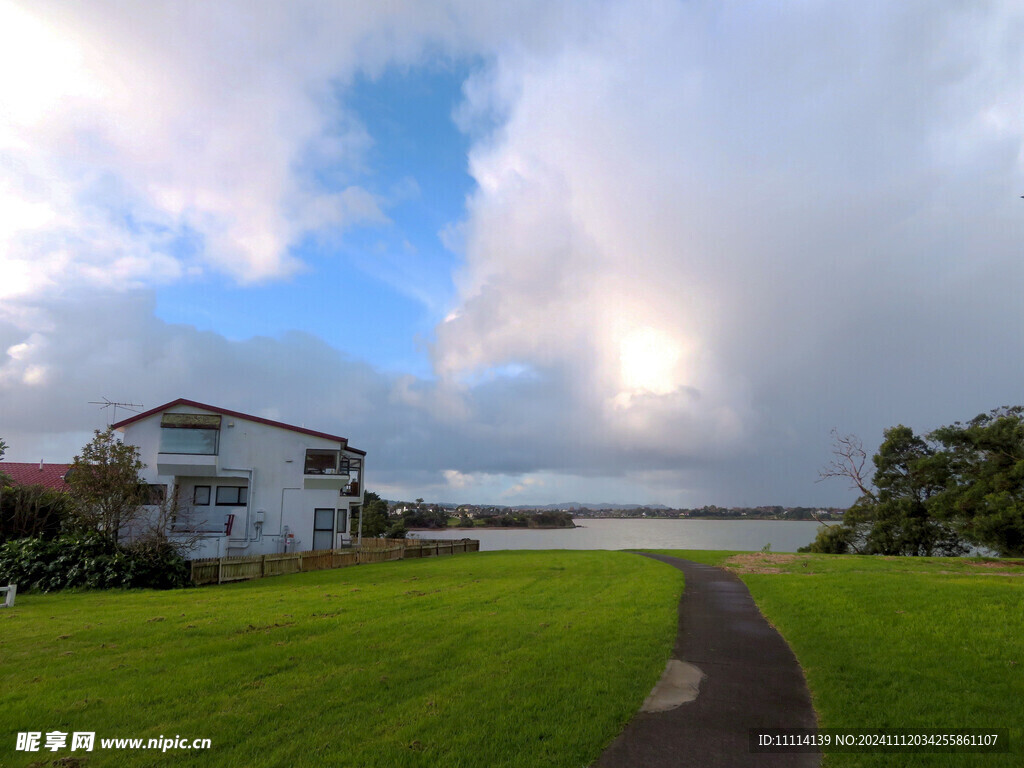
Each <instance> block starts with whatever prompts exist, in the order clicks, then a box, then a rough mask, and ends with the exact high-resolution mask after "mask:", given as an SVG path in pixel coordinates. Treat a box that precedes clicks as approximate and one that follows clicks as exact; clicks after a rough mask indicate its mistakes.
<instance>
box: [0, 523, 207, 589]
mask: <svg viewBox="0 0 1024 768" xmlns="http://www.w3.org/2000/svg"><path fill="white" fill-rule="evenodd" d="M0 583H3V584H17V585H18V590H19V591H20V592H28V591H32V590H35V591H39V592H56V591H59V590H62V589H74V588H79V589H116V588H128V587H151V588H154V589H169V588H173V587H182V586H185V585H187V584H188V583H189V571H188V565H187V564H186V563H185V560H184V559H183V558H182V557H181V555H180V554H178V553H177V551H175V550H174V548H173V547H172V546H171V545H169V544H166V543H162V544H161V543H158V544H149V543H140V544H137V545H134V546H132V547H123V546H120V545H118V544H116V543H114V542H113V541H111V540H110V539H109V538H107V537H105V536H102V535H100V534H98V533H96V532H86V533H75V534H68V535H65V536H61V537H59V538H56V539H49V540H45V539H18V540H16V541H9V542H7V543H5V544H2V545H0Z"/></svg>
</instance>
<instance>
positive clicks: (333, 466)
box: [304, 448, 345, 475]
mask: <svg viewBox="0 0 1024 768" xmlns="http://www.w3.org/2000/svg"><path fill="white" fill-rule="evenodd" d="M340 454H341V451H329V450H321V449H318V448H308V449H306V466H305V469H304V473H305V474H307V475H337V474H345V472H344V470H343V469H342V466H341V465H340V464H339V461H338V460H339V457H340Z"/></svg>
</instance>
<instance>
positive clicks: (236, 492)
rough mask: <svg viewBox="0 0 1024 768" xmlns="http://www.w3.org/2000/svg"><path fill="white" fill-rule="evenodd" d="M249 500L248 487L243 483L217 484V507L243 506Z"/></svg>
mask: <svg viewBox="0 0 1024 768" xmlns="http://www.w3.org/2000/svg"><path fill="white" fill-rule="evenodd" d="M248 502H249V489H248V488H246V487H245V486H243V485H218V486H217V506H218V507H244V506H245V505H246V504H247V503H248Z"/></svg>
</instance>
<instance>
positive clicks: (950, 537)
mask: <svg viewBox="0 0 1024 768" xmlns="http://www.w3.org/2000/svg"><path fill="white" fill-rule="evenodd" d="M833 436H834V437H835V443H834V447H833V451H832V454H833V459H832V461H831V462H830V463H829V464H828V465H827V466H826V467H825V469H823V470H822V472H821V476H822V478H827V477H845V478H847V479H848V480H850V482H851V487H852V488H855V489H857V490H859V491H860V493H861V495H860V497H859V498H858V499H857V501H856V502H854V504H853V505H852V506H851V507H850V508H849V509H848V510H847V511H846V514H845V515H844V517H843V522H842V524H841V525H840V526H826V527H824V528H823V529H822V530H820V531H819V532H818V536H817V538H816V539H815V540H814V542H813V543H812V544H811V545H810V546H809V547H808V548H807V550H808V551H811V552H822V553H831V554H842V553H845V552H851V551H852V552H855V553H858V554H869V555H924V556H928V555H960V554H963V553H964V552H966V551H967V548H966V547H965V546H964V544H963V542H962V540H961V536H960V534H959V533H958V531H957V530H956V527H955V526H953V525H951V524H950V523H949V522H948V521H946V520H942V519H940V518H939V517H938V516H936V514H935V512H934V510H933V508H932V505H933V503H934V502H933V500H934V498H935V497H936V496H937V495H938V494H939V493H940V492H941V491H942V490H943V489H944V488H945V487H946V482H947V480H948V476H949V473H948V464H947V462H946V460H945V458H944V457H943V456H942V455H941V454H940V453H939V452H938V451H936V450H935V448H933V447H932V446H931V445H929V443H928V442H926V441H925V440H924V439H922V438H920V437H918V436H917V435H915V434H914V432H913V430H911V429H910V428H909V427H905V426H903V425H902V424H900V425H897V426H895V427H891V428H889V429H887V430H885V432H884V437H885V440H884V441H883V442H882V445H881V446H879V449H878V452H877V453H876V454H875V455H874V457H873V458H872V463H873V464H874V466H875V473H874V475H873V477H872V478H871V480H870V481H868V479H867V476H866V470H865V465H866V463H867V453H866V452H865V451H864V449H863V445H862V443H861V442H860V440H859V439H858V438H857V437H856V436H853V435H846V436H839V435H838V433H836V432H833Z"/></svg>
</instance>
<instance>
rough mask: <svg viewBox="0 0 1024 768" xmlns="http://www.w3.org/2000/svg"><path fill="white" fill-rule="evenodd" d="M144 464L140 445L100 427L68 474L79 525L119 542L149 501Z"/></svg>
mask: <svg viewBox="0 0 1024 768" xmlns="http://www.w3.org/2000/svg"><path fill="white" fill-rule="evenodd" d="M144 467H145V465H144V464H143V463H142V462H141V461H140V460H139V451H138V448H136V447H135V446H133V445H125V444H124V443H122V442H121V441H120V440H118V439H117V436H116V435H115V434H114V430H113V429H111V428H109V427H108V428H107V429H106V430H105V431H103V432H100V431H99V430H96V432H95V435H94V436H93V439H92V440H91V441H90V442H89V443H88V444H87V445H85V446H84V447H83V448H82V453H81V454H80V455H78V456H75V458H74V462H73V463H72V465H71V469H70V471H69V472H68V476H67V483H68V485H69V486H70V489H71V495H72V497H73V498H74V499H75V501H76V502H77V507H78V509H77V518H78V524H79V527H82V528H85V529H91V530H96V531H99V532H100V533H101V534H103V535H104V536H106V537H108V538H110V539H111V540H113V541H114V542H117V541H118V539H119V538H120V536H121V532H122V531H123V530H124V529H125V528H126V527H128V526H129V525H130V524H131V523H132V522H133V521H134V520H135V519H136V518H137V517H138V516H139V514H140V513H141V511H142V506H143V505H144V504H146V503H147V502H148V501H149V498H148V491H149V489H148V486H146V485H145V484H144V483H143V482H142V480H141V479H140V478H139V472H140V471H142V469H143V468H144Z"/></svg>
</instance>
